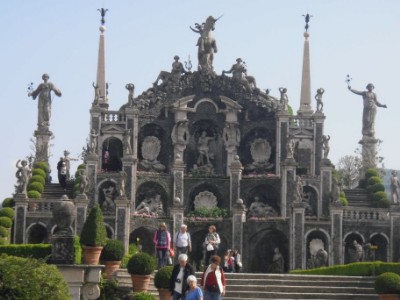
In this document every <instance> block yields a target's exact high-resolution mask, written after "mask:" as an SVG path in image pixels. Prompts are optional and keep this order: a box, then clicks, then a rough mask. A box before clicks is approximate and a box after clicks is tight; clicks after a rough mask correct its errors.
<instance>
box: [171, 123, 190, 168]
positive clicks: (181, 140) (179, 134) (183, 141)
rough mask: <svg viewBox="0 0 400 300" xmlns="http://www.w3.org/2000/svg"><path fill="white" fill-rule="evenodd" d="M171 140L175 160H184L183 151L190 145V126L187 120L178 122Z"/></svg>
mask: <svg viewBox="0 0 400 300" xmlns="http://www.w3.org/2000/svg"><path fill="white" fill-rule="evenodd" d="M171 139H172V143H173V145H174V151H175V159H176V160H177V161H182V160H183V151H185V149H186V145H187V144H188V143H189V126H188V121H187V120H181V121H178V122H177V123H176V124H175V126H174V128H173V129H172V132H171Z"/></svg>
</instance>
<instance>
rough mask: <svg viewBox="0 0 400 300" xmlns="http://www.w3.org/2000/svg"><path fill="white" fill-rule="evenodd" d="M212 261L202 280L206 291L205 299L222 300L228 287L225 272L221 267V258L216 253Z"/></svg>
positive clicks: (202, 285)
mask: <svg viewBox="0 0 400 300" xmlns="http://www.w3.org/2000/svg"><path fill="white" fill-rule="evenodd" d="M210 262H211V263H210V265H208V267H207V269H206V270H205V271H204V273H203V276H202V277H201V282H200V285H201V287H202V288H203V291H204V300H221V299H222V296H225V289H226V280H225V273H224V271H223V270H222V268H221V267H220V263H221V258H220V257H219V256H218V255H214V256H212V257H211V260H210Z"/></svg>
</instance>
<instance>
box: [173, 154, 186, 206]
mask: <svg viewBox="0 0 400 300" xmlns="http://www.w3.org/2000/svg"><path fill="white" fill-rule="evenodd" d="M184 171H185V164H184V163H183V162H180V161H175V162H174V164H173V166H172V174H173V176H174V187H173V194H172V197H173V198H172V199H177V198H179V200H180V205H183V204H184V201H185V199H184V197H183V184H184V183H183V178H184ZM174 204H175V203H174Z"/></svg>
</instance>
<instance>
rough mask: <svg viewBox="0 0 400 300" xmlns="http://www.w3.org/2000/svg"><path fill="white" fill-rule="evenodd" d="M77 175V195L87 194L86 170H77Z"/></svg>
mask: <svg viewBox="0 0 400 300" xmlns="http://www.w3.org/2000/svg"><path fill="white" fill-rule="evenodd" d="M78 174H79V176H80V178H81V179H80V182H79V193H80V194H85V193H86V192H87V188H88V185H89V181H88V176H87V174H86V170H85V169H79V170H78Z"/></svg>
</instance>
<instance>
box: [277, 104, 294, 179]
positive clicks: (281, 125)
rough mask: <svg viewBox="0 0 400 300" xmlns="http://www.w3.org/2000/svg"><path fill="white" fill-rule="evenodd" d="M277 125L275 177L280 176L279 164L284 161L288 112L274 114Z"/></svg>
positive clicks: (287, 133)
mask: <svg viewBox="0 0 400 300" xmlns="http://www.w3.org/2000/svg"><path fill="white" fill-rule="evenodd" d="M276 116H277V121H276V122H277V124H276V155H275V156H276V160H275V165H276V175H280V174H281V164H282V163H283V161H284V160H285V158H286V156H287V153H286V143H287V139H288V136H289V122H290V115H289V112H286V111H281V112H278V113H277V114H276Z"/></svg>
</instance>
